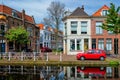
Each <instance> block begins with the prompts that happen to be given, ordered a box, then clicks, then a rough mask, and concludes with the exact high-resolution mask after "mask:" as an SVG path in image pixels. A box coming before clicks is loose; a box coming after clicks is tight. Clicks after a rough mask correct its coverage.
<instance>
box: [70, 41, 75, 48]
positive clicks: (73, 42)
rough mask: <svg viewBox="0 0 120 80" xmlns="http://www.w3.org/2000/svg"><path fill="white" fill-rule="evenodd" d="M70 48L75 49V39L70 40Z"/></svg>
mask: <svg viewBox="0 0 120 80" xmlns="http://www.w3.org/2000/svg"><path fill="white" fill-rule="evenodd" d="M70 50H75V40H70Z"/></svg>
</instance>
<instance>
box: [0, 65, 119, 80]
mask: <svg viewBox="0 0 120 80" xmlns="http://www.w3.org/2000/svg"><path fill="white" fill-rule="evenodd" d="M0 80H120V67H85V66H84V67H83V66H31V67H30V66H29V67H28V66H10V65H6V66H0Z"/></svg>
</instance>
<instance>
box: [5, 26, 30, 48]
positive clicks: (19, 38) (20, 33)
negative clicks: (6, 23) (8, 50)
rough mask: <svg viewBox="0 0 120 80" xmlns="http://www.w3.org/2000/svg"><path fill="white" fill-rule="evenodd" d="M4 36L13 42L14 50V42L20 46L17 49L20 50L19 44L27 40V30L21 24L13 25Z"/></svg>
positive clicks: (23, 43) (25, 42)
mask: <svg viewBox="0 0 120 80" xmlns="http://www.w3.org/2000/svg"><path fill="white" fill-rule="evenodd" d="M5 38H6V39H7V40H8V41H9V42H13V43H14V49H15V50H16V48H15V45H16V44H17V45H19V46H20V47H19V48H20V49H19V50H21V46H22V45H25V44H27V43H28V42H29V39H28V32H27V31H26V30H25V29H24V28H23V27H22V26H19V27H13V28H11V29H9V30H8V31H7V33H6V34H5Z"/></svg>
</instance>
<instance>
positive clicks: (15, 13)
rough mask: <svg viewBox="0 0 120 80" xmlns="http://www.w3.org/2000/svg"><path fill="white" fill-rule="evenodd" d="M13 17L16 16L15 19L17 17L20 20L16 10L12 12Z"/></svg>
mask: <svg viewBox="0 0 120 80" xmlns="http://www.w3.org/2000/svg"><path fill="white" fill-rule="evenodd" d="M12 16H14V17H17V18H18V14H17V11H15V10H12Z"/></svg>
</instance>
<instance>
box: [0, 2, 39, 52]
mask: <svg viewBox="0 0 120 80" xmlns="http://www.w3.org/2000/svg"><path fill="white" fill-rule="evenodd" d="M18 26H22V27H24V28H25V29H26V30H27V31H28V32H29V40H30V42H29V43H28V44H26V46H25V47H24V49H26V50H27V49H29V50H32V51H39V45H38V44H39V28H38V27H37V26H36V25H35V21H34V18H33V16H29V15H26V14H25V10H22V12H19V11H17V10H15V9H12V8H10V7H8V6H6V5H3V4H0V30H2V31H3V32H6V31H8V30H9V29H11V28H12V27H18ZM16 48H17V46H16ZM13 50H14V46H13V42H8V41H7V40H6V39H5V37H4V35H3V34H0V52H8V51H13Z"/></svg>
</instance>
